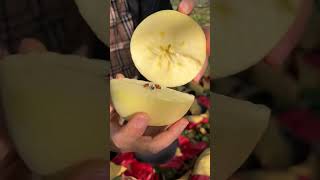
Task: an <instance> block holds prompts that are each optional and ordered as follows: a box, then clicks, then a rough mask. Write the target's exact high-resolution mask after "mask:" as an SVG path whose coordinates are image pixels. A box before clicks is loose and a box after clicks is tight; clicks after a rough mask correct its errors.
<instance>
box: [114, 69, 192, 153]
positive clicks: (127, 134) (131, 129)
mask: <svg viewBox="0 0 320 180" xmlns="http://www.w3.org/2000/svg"><path fill="white" fill-rule="evenodd" d="M123 77H124V76H123V75H117V78H123ZM119 118H120V117H119V115H118V114H117V113H116V111H115V110H114V108H113V107H112V106H111V105H110V137H111V141H112V144H113V147H114V149H115V150H117V151H121V152H136V153H139V154H156V153H158V152H160V151H161V150H163V149H165V148H166V147H168V146H169V145H170V144H172V143H173V142H174V141H175V140H176V139H177V138H178V137H179V136H180V134H181V133H182V131H183V130H184V129H185V128H186V126H187V125H188V123H189V122H188V120H186V119H181V120H179V121H177V122H176V123H175V124H173V125H171V126H170V127H168V128H164V127H148V121H149V120H150V118H149V117H148V115H147V114H145V113H136V114H134V115H133V116H132V117H131V118H130V120H129V121H128V123H127V124H125V125H123V126H122V125H120V124H119Z"/></svg>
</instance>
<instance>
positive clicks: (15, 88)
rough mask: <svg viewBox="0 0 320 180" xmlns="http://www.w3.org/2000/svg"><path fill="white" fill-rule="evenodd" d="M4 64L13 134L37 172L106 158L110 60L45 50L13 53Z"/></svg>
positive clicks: (7, 114)
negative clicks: (106, 76) (41, 51)
mask: <svg viewBox="0 0 320 180" xmlns="http://www.w3.org/2000/svg"><path fill="white" fill-rule="evenodd" d="M0 68H1V71H0V72H1V96H2V99H3V102H2V103H3V106H4V112H5V117H6V121H7V126H8V129H9V133H10V136H11V138H12V140H13V142H14V144H15V146H16V149H17V151H18V153H19V155H20V156H21V157H22V159H23V160H24V161H25V163H26V164H27V166H28V167H29V168H30V169H31V170H32V171H33V172H35V173H37V174H40V175H49V174H54V173H56V172H60V171H62V170H64V169H65V168H69V167H71V166H72V165H74V164H77V163H80V162H82V161H86V160H89V159H105V158H106V153H107V152H108V151H107V149H106V142H107V139H106V137H107V136H106V133H107V129H106V127H107V124H106V123H107V121H106V109H107V99H106V92H107V89H108V87H107V82H106V80H105V75H106V74H107V73H106V69H107V64H106V63H105V61H98V60H89V59H86V58H82V57H78V56H72V55H59V54H55V53H42V54H29V55H13V56H8V57H7V58H5V59H4V60H3V61H1V63H0Z"/></svg>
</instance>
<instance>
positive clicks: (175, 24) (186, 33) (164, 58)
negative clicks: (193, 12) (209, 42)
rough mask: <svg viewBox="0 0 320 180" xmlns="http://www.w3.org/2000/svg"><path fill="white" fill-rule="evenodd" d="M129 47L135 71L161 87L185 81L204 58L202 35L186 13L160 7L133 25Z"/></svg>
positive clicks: (204, 39) (204, 48)
mask: <svg viewBox="0 0 320 180" xmlns="http://www.w3.org/2000/svg"><path fill="white" fill-rule="evenodd" d="M130 50H131V54H132V59H133V62H134V64H135V66H136V67H137V69H138V70H139V72H140V73H141V74H142V75H143V76H144V77H145V78H146V79H148V80H149V81H151V82H154V83H157V84H160V85H161V86H165V87H176V86H181V85H185V84H187V83H188V82H190V81H192V79H193V78H195V77H196V75H197V74H198V73H199V72H200V70H201V68H202V66H203V64H204V62H205V59H206V38H205V34H204V32H203V30H202V28H201V27H200V26H199V25H198V24H197V23H196V22H195V21H194V20H193V19H192V18H191V17H189V16H187V15H185V14H182V13H180V12H177V11H173V10H162V11H159V12H156V13H154V14H152V15H150V16H148V17H147V18H146V19H144V20H143V21H142V22H141V23H140V24H139V25H138V27H137V28H136V29H135V31H134V33H133V35H132V39H131V44H130Z"/></svg>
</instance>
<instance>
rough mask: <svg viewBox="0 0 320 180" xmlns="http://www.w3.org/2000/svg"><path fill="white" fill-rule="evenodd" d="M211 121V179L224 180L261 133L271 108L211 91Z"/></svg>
mask: <svg viewBox="0 0 320 180" xmlns="http://www.w3.org/2000/svg"><path fill="white" fill-rule="evenodd" d="M210 98H211V102H212V103H213V107H212V108H211V113H210V114H212V115H213V120H214V140H213V143H214V149H213V150H214V158H213V159H214V160H213V163H214V166H213V172H215V173H214V174H213V179H216V180H225V179H228V178H229V176H230V175H232V173H234V172H235V171H236V170H237V169H238V168H239V167H240V166H241V165H242V163H244V162H245V160H246V159H247V158H248V157H249V155H250V153H251V152H252V151H253V149H254V148H255V146H256V144H257V143H258V142H259V140H260V138H261V137H262V135H263V134H264V132H265V130H266V128H267V126H268V122H269V118H270V110H269V109H268V108H267V107H265V106H263V105H256V104H253V103H250V102H246V101H242V100H237V99H232V98H229V97H226V96H222V95H217V94H214V93H212V94H210Z"/></svg>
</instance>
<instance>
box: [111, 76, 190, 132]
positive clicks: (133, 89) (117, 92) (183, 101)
mask: <svg viewBox="0 0 320 180" xmlns="http://www.w3.org/2000/svg"><path fill="white" fill-rule="evenodd" d="M110 93H111V99H112V103H113V105H114V108H115V109H116V111H117V112H118V113H119V115H120V116H121V117H123V118H128V117H130V116H132V115H133V114H135V113H138V112H144V113H147V114H148V115H149V116H150V118H151V120H150V122H149V125H150V126H165V125H170V124H173V123H174V122H176V121H177V120H179V119H181V118H182V117H183V116H184V115H185V114H186V113H187V111H188V110H189V108H190V107H191V105H192V103H193V102H194V96H193V95H190V94H187V93H182V92H179V91H175V90H173V89H169V88H166V87H160V86H158V85H153V84H152V83H150V82H146V81H141V80H135V79H126V78H123V79H112V80H111V81H110Z"/></svg>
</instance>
